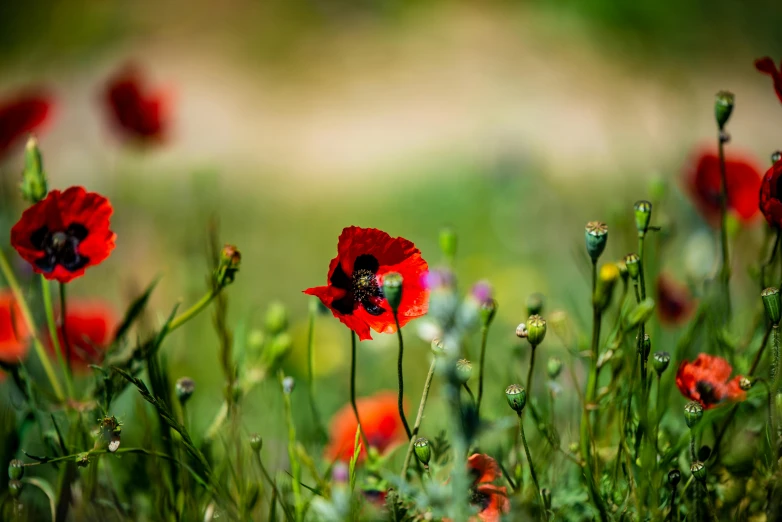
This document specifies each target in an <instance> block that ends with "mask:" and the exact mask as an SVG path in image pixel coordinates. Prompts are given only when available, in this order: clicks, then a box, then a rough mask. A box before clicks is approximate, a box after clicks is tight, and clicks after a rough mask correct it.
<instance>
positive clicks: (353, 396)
mask: <svg viewBox="0 0 782 522" xmlns="http://www.w3.org/2000/svg"><path fill="white" fill-rule="evenodd" d="M350 405H351V406H352V407H353V413H354V414H355V415H356V424H358V427H359V428H360V429H359V432H360V433H361V438H362V439H363V441H364V448H365V451H366V452H367V455H368V454H369V440H367V436H366V434H365V433H364V429H363V428H361V419H360V418H359V416H358V406H357V405H356V332H354V331H353V330H351V331H350Z"/></svg>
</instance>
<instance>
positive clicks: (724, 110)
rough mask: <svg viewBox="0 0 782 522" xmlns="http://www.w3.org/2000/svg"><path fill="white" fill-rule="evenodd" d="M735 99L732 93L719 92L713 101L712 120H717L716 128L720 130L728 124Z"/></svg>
mask: <svg viewBox="0 0 782 522" xmlns="http://www.w3.org/2000/svg"><path fill="white" fill-rule="evenodd" d="M735 102H736V97H735V96H734V95H733V93H732V92H728V91H720V92H718V93H717V96H716V97H715V99H714V118H715V119H716V120H717V127H719V129H720V130H722V129H723V128H724V127H725V124H726V123H728V120H729V119H730V115H731V113H732V112H733V106H734V105H735Z"/></svg>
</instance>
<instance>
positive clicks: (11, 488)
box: [8, 480, 23, 498]
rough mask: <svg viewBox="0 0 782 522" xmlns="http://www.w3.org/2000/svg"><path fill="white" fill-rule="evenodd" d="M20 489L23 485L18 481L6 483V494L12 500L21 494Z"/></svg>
mask: <svg viewBox="0 0 782 522" xmlns="http://www.w3.org/2000/svg"><path fill="white" fill-rule="evenodd" d="M22 487H23V484H22V482H21V481H20V480H11V481H9V482H8V494H9V495H11V497H12V498H19V495H21V494H22Z"/></svg>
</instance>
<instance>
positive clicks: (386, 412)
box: [326, 391, 407, 461]
mask: <svg viewBox="0 0 782 522" xmlns="http://www.w3.org/2000/svg"><path fill="white" fill-rule="evenodd" d="M396 402H397V396H396V392H393V391H385V392H379V393H376V394H375V395H372V396H370V397H362V398H360V399H356V407H357V408H358V415H359V417H360V418H361V429H362V430H364V435H365V436H366V438H367V441H368V442H369V444H370V446H372V447H373V448H375V449H377V450H378V451H379V452H380V453H381V454H383V453H385V452H387V451H389V450H390V449H393V448H394V447H395V446H397V445H398V444H401V443H402V442H405V441H406V440H407V435H406V434H405V428H404V426H403V425H402V421H401V420H400V418H399V410H398V409H397V404H396ZM357 427H358V423H357V422H356V415H355V413H354V412H353V408H352V406H351V405H350V404H347V405H345V406H343V407H342V408H341V409H340V410H339V411H338V412H337V413H336V414H335V415H334V417H333V418H332V419H331V426H330V428H329V444H328V446H327V447H326V457H327V458H329V459H339V460H343V461H349V460H350V459H351V458H353V450H354V446H353V443H354V442H355V440H356V429H357ZM366 455H367V451H366V448H365V447H364V444H363V443H362V444H361V454H360V456H359V460H364V458H366Z"/></svg>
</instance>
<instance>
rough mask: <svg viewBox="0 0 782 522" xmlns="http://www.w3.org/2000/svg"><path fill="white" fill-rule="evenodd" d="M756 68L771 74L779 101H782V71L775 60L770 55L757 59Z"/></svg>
mask: <svg viewBox="0 0 782 522" xmlns="http://www.w3.org/2000/svg"><path fill="white" fill-rule="evenodd" d="M781 67H782V65H781ZM755 69H757V70H758V71H760V72H762V73H763V74H767V75H768V76H771V79H772V80H773V81H774V91H776V93H777V98H779V101H780V102H782V71H780V70H779V69H777V66H776V64H774V60H772V59H771V58H770V57H768V56H764V57H763V58H760V59H758V60H755Z"/></svg>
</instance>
